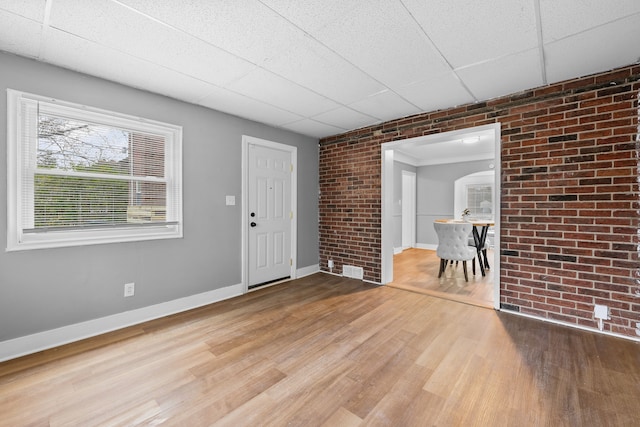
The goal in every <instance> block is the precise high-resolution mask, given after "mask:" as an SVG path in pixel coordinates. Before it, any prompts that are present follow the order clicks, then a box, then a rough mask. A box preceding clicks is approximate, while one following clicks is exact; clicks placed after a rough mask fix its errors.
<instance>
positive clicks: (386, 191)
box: [382, 123, 500, 309]
mask: <svg viewBox="0 0 640 427" xmlns="http://www.w3.org/2000/svg"><path fill="white" fill-rule="evenodd" d="M499 153H500V124H499V123H496V124H491V125H485V126H478V127H474V128H468V129H463V130H457V131H452V132H445V133H441V134H435V135H428V136H424V137H418V138H411V139H406V140H402V141H393V142H389V143H385V144H383V145H382V284H391V285H392V286H396V285H397V280H403V279H402V276H404V277H405V278H406V277H411V280H413V281H416V283H417V282H421V286H422V282H424V283H426V282H427V281H432V280H434V279H435V281H436V282H432V284H433V283H436V284H437V283H439V286H440V290H442V287H443V286H444V285H445V284H444V283H443V282H442V280H441V281H439V282H438V278H437V276H438V265H439V259H438V258H437V256H435V249H436V248H437V237H436V235H435V230H434V228H433V221H434V220H435V219H443V218H449V219H458V220H459V219H460V218H461V214H462V211H463V210H464V209H466V208H467V206H465V207H464V208H462V209H461V208H460V205H458V204H456V206H454V199H455V185H454V182H455V180H456V179H458V178H461V177H463V176H466V175H471V174H473V173H476V172H482V173H481V174H480V175H482V174H483V173H484V174H489V173H490V174H491V179H492V180H493V183H492V184H493V191H494V193H493V194H494V197H493V205H494V206H492V207H491V208H490V209H488V207H487V206H486V203H483V202H485V201H484V200H478V201H477V202H478V209H485V210H491V211H492V215H493V218H494V221H495V224H494V226H493V229H492V230H491V231H492V232H493V233H492V234H493V235H492V243H493V248H492V249H490V250H489V251H488V256H489V261H490V263H491V269H490V270H488V271H487V276H480V275H478V280H477V284H480V281H483V282H488V283H489V287H488V290H487V288H486V286H485V289H483V290H478V291H477V292H475V291H474V290H473V289H472V287H471V286H469V285H468V284H465V283H464V277H462V282H459V281H457V278H456V280H454V281H453V282H452V283H451V286H450V288H451V289H453V290H454V291H456V290H457V291H458V292H457V295H456V292H453V296H452V297H451V298H450V299H455V300H463V302H469V303H474V300H475V299H478V301H479V304H478V305H482V306H490V307H493V308H496V309H498V308H499V303H500V274H499V272H500V256H499V247H500V203H499V195H500V162H499ZM399 170H400V172H399ZM404 171H409V172H414V173H415V174H416V190H417V191H416V194H417V196H416V205H415V218H416V226H415V234H414V235H415V241H416V243H415V248H414V249H410V250H408V251H398V249H399V248H398V246H404V244H399V243H400V242H402V240H403V238H402V225H400V224H401V223H402V222H403V221H402V220H401V219H400V218H399V215H398V206H401V204H402V200H399V199H401V196H400V197H399V196H398V188H401V186H400V185H399V184H398V183H397V181H398V180H402V174H403V172H404ZM429 171H430V172H429ZM430 173H431V175H429V174H430ZM482 179H484V180H486V175H485V176H484V177H483V178H482ZM485 190H486V189H485V188H480V187H479V186H477V188H476V187H474V188H472V190H471V195H472V196H473V197H475V198H478V197H485V198H486V194H485V192H486V191H485ZM467 192H469V191H468V189H467ZM473 197H472V199H469V200H471V201H469V200H465V201H462V202H459V203H460V204H465V203H467V204H468V203H475V201H476V200H475V198H473ZM456 208H457V209H458V210H460V212H458V211H457V210H456ZM474 209H475V205H474ZM399 233H400V235H398V234H399ZM400 252H402V253H400ZM405 252H406V253H405ZM428 255H432V256H428ZM394 257H395V258H397V259H398V260H400V261H403V262H404V267H403V265H402V264H400V263H399V264H398V266H397V267H398V268H405V267H407V266H411V268H415V269H416V270H415V271H413V272H409V271H407V270H403V272H402V275H401V274H398V275H396V274H394ZM411 258H413V259H411ZM431 262H434V263H435V266H434V267H432V266H431ZM434 269H435V270H434ZM454 273H455V272H454ZM454 273H452V276H453V275H454ZM396 276H397V277H396ZM460 276H462V274H460ZM456 286H457V287H458V288H460V289H458V288H455V287H456ZM398 287H399V286H398ZM427 287H428V286H427ZM461 289H462V290H461ZM478 289H480V288H478ZM437 292H438V291H436V292H435V293H436V294H437ZM474 292H475V294H476V295H474ZM425 293H428V292H425ZM487 293H488V295H487ZM444 294H445V295H442V296H443V297H447V296H449V290H446V292H444ZM478 295H482V296H478ZM437 296H440V295H437ZM466 297H469V298H466Z"/></svg>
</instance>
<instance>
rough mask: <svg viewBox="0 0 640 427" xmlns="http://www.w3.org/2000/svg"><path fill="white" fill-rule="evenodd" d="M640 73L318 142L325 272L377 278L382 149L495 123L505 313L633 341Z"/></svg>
mask: <svg viewBox="0 0 640 427" xmlns="http://www.w3.org/2000/svg"><path fill="white" fill-rule="evenodd" d="M639 89H640V66H637V65H634V66H628V67H624V68H620V69H616V70H613V71H610V72H606V73H601V74H597V75H592V76H588V77H583V78H578V79H574V80H570V81H566V82H562V83H558V84H553V85H549V86H545V87H541V88H538V89H533V90H530V91H526V92H521V93H518V94H514V95H511V96H506V97H502V98H498V99H493V100H490V101H486V102H482V103H476V104H469V105H465V106H461V107H456V108H452V109H449V110H442V111H436V112H431V113H423V114H419V115H415V116H411V117H405V118H402V119H398V120H394V121H390V122H386V123H383V124H380V125H376V126H372V127H368V128H363V129H358V130H355V131H352V132H348V133H345V134H342V135H336V136H332V137H329V138H325V139H323V140H321V141H320V191H321V195H320V265H321V268H322V269H323V270H327V261H328V259H329V258H331V259H333V260H334V261H335V263H336V267H337V269H334V272H337V273H340V267H341V266H342V265H344V264H349V265H356V266H361V267H363V268H364V273H365V277H364V278H365V280H370V281H374V282H379V281H380V280H381V267H380V266H381V159H380V156H381V147H380V144H382V143H385V142H389V141H396V140H401V139H406V138H413V137H418V136H422V135H428V134H434V133H439V132H447V131H451V130H458V129H464V128H469V127H473V126H480V125H485V124H490V123H496V122H499V123H501V129H502V141H501V144H502V149H501V153H500V158H501V168H502V176H501V185H502V193H501V207H502V213H501V218H500V221H501V233H502V234H501V271H500V280H501V290H500V295H501V296H500V303H501V306H502V307H503V308H504V309H509V310H516V311H520V312H522V313H527V314H531V315H534V316H539V317H542V318H549V319H555V320H558V321H561V322H566V323H570V324H577V325H583V326H587V327H595V326H596V322H595V321H594V319H593V306H594V304H606V305H608V306H609V307H611V315H612V316H611V317H612V320H611V321H607V322H605V329H606V330H609V331H613V332H616V333H620V334H624V335H629V336H635V332H634V331H635V323H636V322H640V296H636V292H640V268H639V267H640V265H639V258H638V232H639V220H638V213H639V200H640V192H639V189H638V177H639V175H638V155H639V143H638V142H637V135H638V93H639Z"/></svg>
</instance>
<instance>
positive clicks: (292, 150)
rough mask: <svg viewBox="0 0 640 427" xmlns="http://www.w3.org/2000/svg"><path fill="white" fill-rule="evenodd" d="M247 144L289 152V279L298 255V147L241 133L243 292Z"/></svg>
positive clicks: (246, 281)
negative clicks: (290, 170) (291, 169)
mask: <svg viewBox="0 0 640 427" xmlns="http://www.w3.org/2000/svg"><path fill="white" fill-rule="evenodd" d="M249 144H255V145H260V146H263V147H267V148H271V149H275V150H281V151H286V152H289V154H290V155H291V165H292V167H293V171H292V173H291V212H292V213H293V217H292V219H291V233H290V234H291V270H290V275H291V277H290V279H291V280H293V279H295V278H296V277H297V255H298V211H297V206H298V147H295V146H293V145H286V144H281V143H279V142H274V141H269V140H266V139H261V138H256V137H254V136H249V135H242V160H241V163H242V165H241V170H242V172H241V173H242V190H241V191H242V215H241V217H242V244H241V247H242V284H243V285H244V292H248V291H249V252H248V251H249V242H248V239H249V227H248V224H249V212H248V210H247V209H246V207H247V206H249V182H248V179H249Z"/></svg>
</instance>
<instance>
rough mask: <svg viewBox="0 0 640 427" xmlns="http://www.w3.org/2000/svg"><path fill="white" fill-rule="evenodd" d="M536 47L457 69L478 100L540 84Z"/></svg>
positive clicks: (538, 58)
mask: <svg viewBox="0 0 640 427" xmlns="http://www.w3.org/2000/svg"><path fill="white" fill-rule="evenodd" d="M540 67H541V65H540V55H539V51H538V49H532V50H530V51H527V52H521V53H517V54H515V55H510V56H508V57H504V58H500V59H497V60H495V61H488V62H484V63H481V64H476V65H473V66H470V67H467V68H463V69H460V70H456V73H457V74H458V76H459V77H460V79H461V80H462V81H463V83H464V84H465V86H467V87H468V88H469V90H470V91H471V93H472V94H473V95H474V96H475V98H476V99H477V100H479V101H484V100H487V99H491V98H496V97H499V96H503V95H509V94H511V93H515V92H519V91H521V90H525V89H530V88H534V87H538V86H542V85H543V84H544V81H543V79H542V72H541V70H540Z"/></svg>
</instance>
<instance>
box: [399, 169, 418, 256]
mask: <svg viewBox="0 0 640 427" xmlns="http://www.w3.org/2000/svg"><path fill="white" fill-rule="evenodd" d="M415 245H416V174H415V173H413V172H409V171H402V249H407V248H413V247H415Z"/></svg>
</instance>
